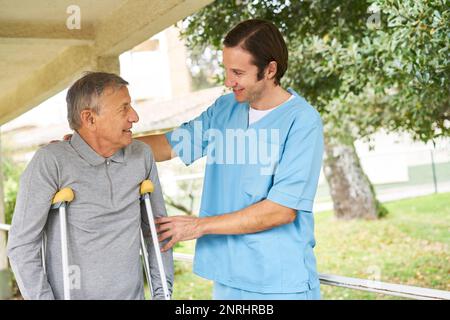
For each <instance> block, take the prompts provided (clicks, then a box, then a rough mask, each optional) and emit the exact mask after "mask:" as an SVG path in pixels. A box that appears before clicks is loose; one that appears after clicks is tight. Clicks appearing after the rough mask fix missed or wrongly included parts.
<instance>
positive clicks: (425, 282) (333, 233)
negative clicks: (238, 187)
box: [173, 193, 450, 299]
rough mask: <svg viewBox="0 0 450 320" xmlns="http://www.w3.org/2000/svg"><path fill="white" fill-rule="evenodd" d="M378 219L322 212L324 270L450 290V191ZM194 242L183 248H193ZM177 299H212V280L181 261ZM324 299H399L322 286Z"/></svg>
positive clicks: (319, 250)
mask: <svg viewBox="0 0 450 320" xmlns="http://www.w3.org/2000/svg"><path fill="white" fill-rule="evenodd" d="M385 205H386V207H387V209H388V210H389V212H390V213H389V215H388V216H387V217H386V218H384V219H381V220H378V221H339V220H337V219H335V218H334V216H333V213H332V212H322V213H318V214H317V215H316V240H317V246H316V250H315V252H316V256H317V262H318V269H319V272H320V273H326V274H335V275H341V276H347V277H355V278H362V279H372V280H379V281H384V282H390V283H398V284H406V285H414V286H419V287H428V288H434V289H442V290H449V291H450V251H449V247H450V193H442V194H437V195H431V196H425V197H418V198H414V199H407V200H401V201H395V202H388V203H385ZM193 248H194V242H193V241H188V242H184V243H182V244H181V245H179V246H178V247H177V249H176V251H177V252H184V253H192V252H193ZM175 272H176V273H175V286H174V295H173V298H174V299H211V291H212V283H211V282H210V281H206V280H203V279H201V278H199V277H197V276H196V275H194V274H192V272H191V265H190V264H189V263H185V262H176V268H175ZM321 290H322V296H323V299H398V298H395V297H388V296H383V295H379V294H372V293H366V292H363V291H356V290H351V289H345V288H337V287H332V286H326V285H322V286H321Z"/></svg>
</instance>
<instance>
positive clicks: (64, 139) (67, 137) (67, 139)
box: [50, 133, 72, 143]
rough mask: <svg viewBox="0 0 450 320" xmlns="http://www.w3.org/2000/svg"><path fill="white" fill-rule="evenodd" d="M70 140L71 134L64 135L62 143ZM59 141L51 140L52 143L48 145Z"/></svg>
mask: <svg viewBox="0 0 450 320" xmlns="http://www.w3.org/2000/svg"><path fill="white" fill-rule="evenodd" d="M70 138H72V134H71V133H69V134H66V135H65V136H64V137H63V141H69V140H70ZM59 141H61V140H52V141H50V143H53V142H59Z"/></svg>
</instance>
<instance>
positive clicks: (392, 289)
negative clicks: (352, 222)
mask: <svg viewBox="0 0 450 320" xmlns="http://www.w3.org/2000/svg"><path fill="white" fill-rule="evenodd" d="M10 228H11V226H10V225H8V224H2V223H0V230H4V231H9V230H10ZM173 255H174V259H175V260H177V261H184V262H189V263H192V261H193V258H194V256H193V255H192V254H187V253H178V252H175V253H174V254H173ZM319 280H320V283H321V284H323V285H329V286H335V287H341V288H348V289H353V290H360V291H366V292H374V293H379V294H384V295H388V296H395V297H403V298H410V299H416V300H450V291H444V290H436V289H428V288H421V287H414V286H406V285H400V284H393V283H386V282H380V281H372V280H365V279H358V278H349V277H342V276H337V275H332V274H319Z"/></svg>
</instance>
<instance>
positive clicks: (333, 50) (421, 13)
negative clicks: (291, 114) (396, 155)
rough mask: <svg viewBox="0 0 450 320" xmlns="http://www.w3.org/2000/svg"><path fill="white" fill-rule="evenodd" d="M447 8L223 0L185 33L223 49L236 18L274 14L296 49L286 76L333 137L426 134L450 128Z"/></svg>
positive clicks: (325, 0)
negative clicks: (402, 132)
mask: <svg viewBox="0 0 450 320" xmlns="http://www.w3.org/2000/svg"><path fill="white" fill-rule="evenodd" d="M374 5H376V6H377V8H378V9H377V8H375V7H374ZM449 15H450V9H449V6H448V3H446V1H445V0H429V1H414V0H406V1H400V0H370V1H354V0H346V1H339V0H315V1H299V0H296V1H272V0H270V1H269V0H265V1H249V0H248V1H246V0H242V1H234V0H220V1H215V2H214V3H212V4H210V5H209V6H207V7H205V8H204V9H202V10H201V11H199V12H198V13H196V14H194V15H192V16H191V17H188V18H187V19H186V25H187V27H186V28H185V29H184V31H183V32H182V35H183V36H184V38H185V39H186V40H187V44H188V46H189V47H190V48H196V50H198V49H199V48H205V47H206V46H212V47H213V48H215V49H216V50H219V49H221V47H222V39H223V36H224V35H225V34H226V33H227V32H228V31H229V30H230V28H231V27H232V26H233V25H235V24H236V23H238V22H240V21H242V20H245V19H248V18H263V19H267V20H270V21H272V22H274V23H275V24H276V25H277V26H278V27H279V28H280V30H281V32H282V33H283V34H284V36H285V39H286V42H287V45H288V49H289V53H290V57H289V59H290V62H289V69H288V72H287V74H286V75H285V78H284V79H283V83H282V84H283V85H284V86H290V87H292V88H294V89H295V90H298V91H299V92H301V94H302V95H303V96H305V98H306V99H307V100H308V101H310V102H311V103H312V104H313V105H314V106H315V107H316V108H318V109H319V110H320V111H321V112H322V116H323V119H324V120H325V122H326V124H327V126H326V130H327V132H328V133H329V134H330V136H333V137H336V138H338V139H339V138H342V137H345V136H348V135H351V136H352V137H353V138H361V137H367V136H369V135H370V134H372V133H374V132H375V131H377V130H378V129H379V128H380V127H384V128H386V129H388V130H391V131H394V130H406V131H408V132H411V133H412V134H413V136H414V137H415V138H417V139H421V140H423V141H428V140H430V139H433V138H435V137H438V136H450V124H449V120H450V106H449V94H450V90H449V88H450V86H449V73H450V67H449V59H448V51H449V41H448V35H449V34H450V28H449V24H448V21H449V20H450V16H449ZM446 21H447V23H446Z"/></svg>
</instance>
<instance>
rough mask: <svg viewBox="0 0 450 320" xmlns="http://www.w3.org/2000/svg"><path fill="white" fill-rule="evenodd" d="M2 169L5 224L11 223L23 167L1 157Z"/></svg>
mask: <svg viewBox="0 0 450 320" xmlns="http://www.w3.org/2000/svg"><path fill="white" fill-rule="evenodd" d="M2 169H3V179H4V180H3V189H4V194H5V198H4V201H5V221H6V223H7V224H11V221H12V216H13V213H14V206H15V205H16V196H17V191H18V190H19V179H20V175H21V174H22V172H23V170H24V168H23V166H21V165H17V164H15V163H13V162H12V161H11V160H9V159H3V163H2Z"/></svg>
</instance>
